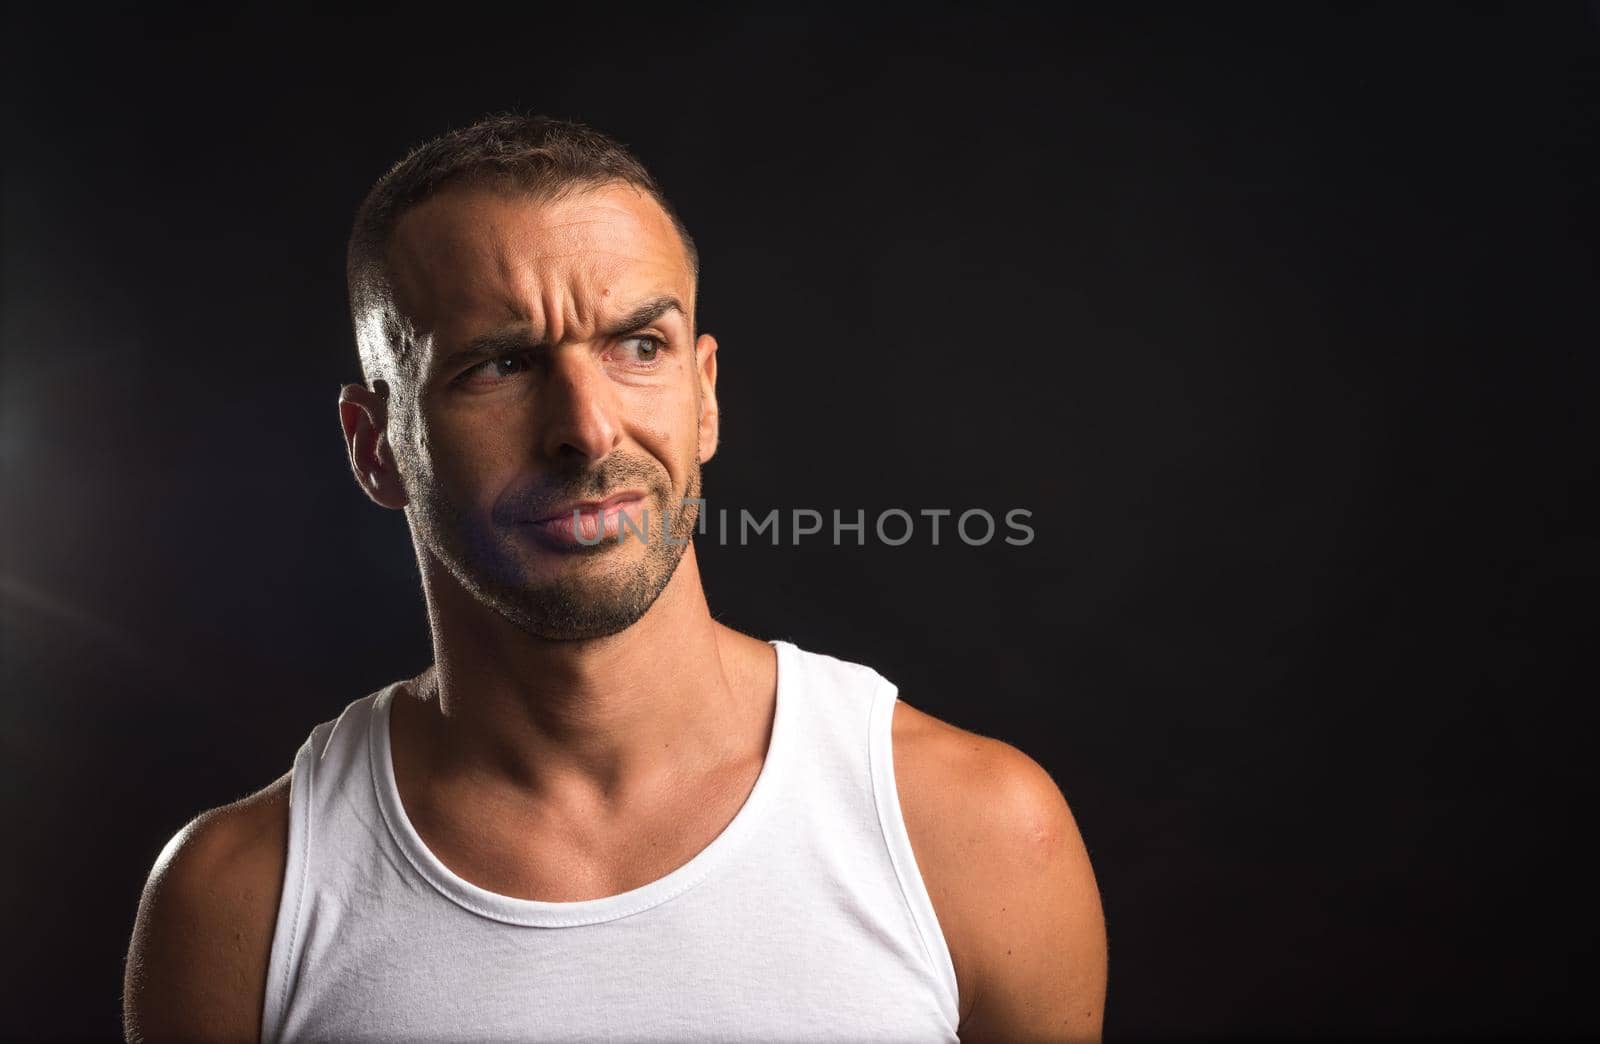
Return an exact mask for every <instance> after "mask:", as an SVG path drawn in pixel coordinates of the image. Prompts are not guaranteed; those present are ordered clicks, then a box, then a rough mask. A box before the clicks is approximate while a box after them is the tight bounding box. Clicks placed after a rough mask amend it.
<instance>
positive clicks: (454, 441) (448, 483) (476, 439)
mask: <svg viewBox="0 0 1600 1044" xmlns="http://www.w3.org/2000/svg"><path fill="white" fill-rule="evenodd" d="M523 423H524V420H523V418H521V417H520V416H511V415H507V416H501V415H500V414H498V413H491V412H489V411H486V412H485V413H484V414H482V415H469V414H467V413H458V414H451V413H448V412H445V413H439V414H436V415H433V416H428V415H424V416H423V417H422V419H421V421H420V423H419V424H418V428H417V437H416V440H415V451H414V452H415V453H416V455H417V458H418V463H419V465H420V470H421V473H422V478H423V480H424V481H425V482H426V483H427V484H428V485H429V486H430V487H433V488H434V489H437V490H438V491H439V492H441V493H443V494H444V495H445V496H447V497H449V498H450V499H451V500H453V501H455V502H457V503H458V504H459V503H472V504H479V505H481V506H483V507H484V508H486V509H487V508H490V507H492V506H493V504H494V503H495V500H496V498H497V497H498V496H499V494H500V492H501V491H502V489H503V488H504V487H505V486H507V485H509V484H510V483H511V482H512V481H513V480H514V479H515V478H516V476H517V475H519V474H521V473H522V471H523V459H522V458H523V456H524V454H521V453H519V447H520V446H522V445H523V443H522V442H521V441H519V435H521V434H522V424H523Z"/></svg>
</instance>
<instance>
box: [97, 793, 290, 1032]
mask: <svg viewBox="0 0 1600 1044" xmlns="http://www.w3.org/2000/svg"><path fill="white" fill-rule="evenodd" d="M288 799H289V777H288V776H284V777H283V778H281V779H279V780H278V781H277V782H275V783H273V784H272V785H271V786H269V787H267V788H266V789H265V790H262V791H260V792H259V793H257V794H254V795H252V796H250V797H248V798H245V799H244V800H243V801H239V802H236V803H234V804H232V805H228V806H225V807H223V808H218V809H213V810H212V811H210V812H207V813H205V814H204V815H202V816H200V817H199V818H198V819H196V820H195V821H194V822H192V823H190V824H189V825H188V826H186V827H184V828H183V829H182V830H180V831H179V832H178V834H177V836H175V837H174V838H173V839H172V840H171V841H169V842H168V843H167V847H166V848H165V849H163V850H162V852H161V855H160V857H159V858H158V859H157V860H156V864H155V868H154V869H152V870H151V871H150V879H149V881H148V882H147V883H146V884H145V889H144V897H143V898H142V899H141V900H140V903H139V914H138V917H137V918H136V919H135V921H134V926H133V941H132V944H131V946H130V947H129V950H128V963H127V969H126V977H125V979H124V982H123V1029H124V1032H125V1033H126V1034H127V1038H128V1040H130V1041H133V1042H141V1041H152V1042H154V1041H166V1040H182V1041H254V1040H256V1039H257V1038H258V1037H259V1035H260V1030H261V1010H262V1003H263V999H264V997H265V995H266V976H267V958H268V954H269V951H270V949H271V946H272V931H273V926H274V924H275V923H276V920H277V910H278V896H279V893H280V891H281V889H282V886H283V867H284V862H285V849H286V845H287V840H288V831H289V800H288Z"/></svg>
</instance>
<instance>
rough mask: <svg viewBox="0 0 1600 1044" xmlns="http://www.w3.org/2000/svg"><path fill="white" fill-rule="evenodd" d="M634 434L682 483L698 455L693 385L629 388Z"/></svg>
mask: <svg viewBox="0 0 1600 1044" xmlns="http://www.w3.org/2000/svg"><path fill="white" fill-rule="evenodd" d="M625 402H626V405H627V409H628V412H629V414H630V415H631V423H630V425H629V427H630V428H631V430H632V434H633V437H634V438H635V439H636V440H637V441H638V442H639V444H640V445H641V446H642V447H644V449H645V450H646V451H647V452H649V454H650V455H651V456H652V457H654V458H655V459H656V460H658V461H660V462H661V463H662V465H663V466H665V467H666V469H667V471H668V472H669V473H670V474H671V476H672V480H673V482H674V483H675V484H677V485H682V484H683V481H684V477H685V475H686V474H687V469H688V467H689V463H690V462H691V461H693V459H694V458H695V457H696V456H698V452H699V445H698V443H699V439H698V435H697V432H696V430H695V428H696V420H697V419H698V417H699V415H700V407H699V402H698V399H697V395H696V390H695V388H694V386H693V385H685V384H682V383H674V384H671V385H657V386H652V387H644V388H634V389H630V391H629V394H628V396H627V398H626V399H625Z"/></svg>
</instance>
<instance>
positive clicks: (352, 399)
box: [339, 381, 411, 509]
mask: <svg viewBox="0 0 1600 1044" xmlns="http://www.w3.org/2000/svg"><path fill="white" fill-rule="evenodd" d="M339 423H340V425H341V426H342V427H343V428H344V442H345V447H346V448H347V449H348V450H349V452H350V470H351V471H353V472H355V476H356V483H357V484H358V485H360V487H361V488H362V489H363V490H364V491H366V494H367V496H369V497H371V498H372V501H373V503H375V504H378V505H380V506H382V507H386V508H396V509H399V508H403V507H405V506H406V505H407V504H409V503H411V499H410V498H409V497H407V496H406V491H405V486H404V485H403V484H402V483H401V481H400V472H399V470H398V469H396V468H395V465H394V451H393V450H392V449H391V448H390V446H389V435H388V429H389V385H388V382H387V381H373V382H372V387H371V388H368V387H367V386H366V385H364V384H347V385H345V386H344V387H343V388H340V389H339Z"/></svg>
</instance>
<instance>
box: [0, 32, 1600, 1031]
mask: <svg viewBox="0 0 1600 1044" xmlns="http://www.w3.org/2000/svg"><path fill="white" fill-rule="evenodd" d="M570 6H574V7H576V8H578V9H579V11H578V12H574V11H570V10H565V9H563V8H560V7H557V6H555V5H529V6H527V7H525V8H523V9H521V10H520V13H513V11H512V9H509V8H495V9H487V10H472V9H468V8H466V7H462V6H460V5H448V6H445V7H441V8H439V9H436V10H434V11H432V12H431V13H429V14H427V15H422V14H420V13H419V14H418V15H417V16H414V17H405V18H401V17H398V16H380V15H376V14H373V15H360V16H357V15H351V16H347V17H340V18H332V17H325V18H315V19H313V18H310V17H304V18H289V17H288V16H286V15H284V14H282V13H281V12H280V10H279V8H278V7H277V5H256V6H254V7H248V8H245V9H243V10H241V11H237V12H231V13H227V14H222V13H212V14H209V15H202V16H195V15H190V14H179V13H177V12H175V11H171V12H167V13H162V14H155V15H151V14H142V15H135V14H121V15H109V14H104V13H98V12H89V11H84V10H82V9H80V8H78V7H76V6H75V5H74V6H68V5H27V7H26V9H24V8H23V7H22V6H21V5H18V6H16V7H14V8H13V10H12V13H11V15H10V16H9V18H8V22H9V27H8V31H7V33H6V34H5V35H6V37H7V39H6V43H5V45H4V47H5V65H6V72H5V77H6V94H5V103H6V107H7V109H8V113H7V122H6V125H5V138H4V140H5V160H4V193H5V209H4V226H3V231H4V320H3V321H4V358H3V365H0V382H3V383H0V406H3V411H0V468H3V476H4V481H3V488H0V498H3V500H0V504H3V510H4V515H3V524H4V539H3V554H4V559H3V572H0V614H3V615H0V619H3V622H4V634H3V646H0V652H3V657H4V667H3V671H4V674H3V677H4V696H3V701H0V703H3V711H0V714H3V743H4V748H3V751H0V754H3V758H4V762H5V765H6V768H7V774H8V775H9V776H10V777H11V779H10V780H9V782H8V783H7V784H6V787H5V793H4V802H5V804H4V808H3V809H0V814H3V817H4V818H3V823H4V837H3V842H0V844H3V846H4V847H5V848H6V849H8V854H7V855H6V856H5V860H4V862H5V870H4V872H5V875H6V881H5V889H4V902H5V910H4V923H5V926H6V929H7V939H6V942H5V944H4V946H0V953H3V961H4V967H3V968H0V979H3V981H4V982H5V984H6V993H7V1000H6V1001H5V1003H4V1005H3V1007H4V1015H3V1016H0V1017H3V1018H4V1020H5V1021H6V1022H7V1023H9V1026H7V1027H5V1028H6V1029H8V1030H9V1031H10V1032H13V1033H17V1034H24V1035H40V1034H49V1033H59V1034H64V1035H71V1034H88V1035H101V1036H111V1035H114V1034H115V1033H116V1032H117V1031H118V1021H117V1020H118V1017H119V1007H120V991H121V978H120V976H121V960H122V956H123V954H124V951H125V948H126V944H127V936H128V932H129V929H130V926H131V923H132V919H133V913H134V909H135V905H136V903H137V899H138V895H139V889H140V885H141V883H142V880H143V877H144V875H145V873H146V872H147V870H148V869H149V866H150V863H151V861H152V860H153V859H154V858H155V856H156V854H157V852H158V851H159V850H160V848H161V846H162V844H163V843H164V842H165V841H166V840H167V838H168V837H169V836H171V834H172V833H173V832H174V831H175V830H176V829H177V828H178V827H179V826H181V825H182V824H183V822H184V821H185V820H186V819H187V818H188V817H189V816H191V815H192V814H194V813H195V812H197V811H199V810H200V809H202V808H205V807H209V806H213V805H216V804H220V803H224V802H227V801H229V800H232V799H234V798H237V797H239V796H241V795H243V794H244V793H246V792H247V791H249V790H252V789H254V788H256V787H258V786H261V785H263V784H265V783H266V782H268V781H269V780H271V779H273V778H274V777H276V776H277V775H279V774H280V773H282V772H283V771H284V770H285V769H287V767H288V765H289V762H290V759H291V757H292V755H293V753H294V750H295V748H296V747H297V746H298V745H299V744H300V742H301V741H302V740H303V739H304V737H305V735H306V733H307V732H308V731H309V730H310V728H311V727H312V726H313V725H315V724H316V723H317V722H320V721H323V720H325V719H327V718H330V717H332V716H333V715H334V714H335V713H337V711H338V710H339V709H340V708H342V707H343V706H344V705H345V704H346V703H347V702H349V701H350V700H352V699H354V698H356V697H358V696H361V695H363V694H365V693H367V692H369V691H371V690H373V689H375V688H377V687H378V686H380V685H382V684H383V683H385V682H387V681H389V680H392V679H394V678H396V677H399V676H401V675H403V674H410V673H414V672H416V671H417V670H419V669H420V668H421V667H422V666H423V665H425V664H426V663H427V662H428V648H427V645H426V636H427V632H426V621H425V617H424V615H423V610H422V600H421V594H420V591H419V589H418V580H417V575H416V566H415V562H414V560H413V559H412V557H411V551H410V546H409V541H408V537H407V534H406V531H405V528H404V523H403V519H402V518H401V517H400V516H399V515H398V514H395V513H390V512H384V511H381V510H379V509H378V508H376V507H374V506H372V505H371V504H370V503H369V502H367V501H366V499H365V498H364V497H363V496H362V495H361V494H360V492H359V491H358V490H357V488H356V486H355V484H354V483H353V481H352V480H351V477H350V474H349V468H348V465H347V463H346V460H345V458H344V455H343V448H342V443H341V439H340V434H339V427H338V422H337V419H336V413H335V408H334V405H335V401H336V397H337V392H338V388H339V386H340V384H341V383H343V382H345V381H348V380H352V379H357V378H358V375H359V371H358V369H357V364H356V358H355V354H354V351H353V348H352V343H351V336H350V333H349V328H348V317H347V312H346V305H345V299H344V284H343V270H342V264H343V247H344V236H345V234H346V233H347V231H348V228H349V223H350V220H351V217H352V215H353V212H354V209H355V206H356V204H357V202H358V201H359V199H360V197H361V195H362V194H363V192H364V191H365V190H366V188H367V187H368V186H369V185H370V184H371V182H372V181H373V180H374V179H375V178H376V177H377V176H378V174H379V173H381V172H382V170H383V169H384V168H385V167H386V166H387V165H388V164H389V163H391V162H393V161H394V160H395V159H397V158H398V157H399V156H400V155H401V154H402V153H403V151H404V150H405V149H406V148H407V147H409V146H410V145H412V144H415V143H417V142H418V141H421V140H422V139H424V138H427V137H430V136H432V135H433V134H436V133H438V132H440V131H443V130H445V129H447V128H449V127H451V126H456V125H460V124H463V123H466V122H469V121H471V120H472V119H475V118H477V117H478V116H481V115H483V114H485V113H487V112H489V111H493V110H501V109H508V108H518V109H524V110H532V111H542V112H548V113H551V114H555V115H561V116H568V117H573V118H578V119H582V120H586V121H588V122H591V123H593V124H594V125H595V126H597V127H600V128H601V129H604V130H606V131H608V132H609V133H611V134H614V135H616V136H617V137H619V138H621V139H622V140H623V141H625V142H627V143H629V144H630V145H631V146H633V147H634V148H635V149H636V151H637V152H638V153H639V154H640V156H641V157H642V158H643V159H644V161H645V162H646V164H647V165H649V166H650V167H651V168H652V170H653V171H655V173H656V174H657V176H658V177H659V179H660V180H661V181H662V182H663V184H664V186H665V188H666V190H667V192H668V194H669V196H670V197H671V198H672V199H674V201H675V202H676V203H677V205H678V207H679V209H680V210H681V212H682V213H683V215H684V217H685V219H686V221H687V222H688V224H689V226H690V227H691V229H692V230H693V231H694V232H695V234H696V236H697V239H698V241H699V245H700V249H701V253H702V257H703V262H704V276H703V284H702V296H701V308H700V327H701V329H702V330H705V331H708V332H712V333H714V334H716V335H717V336H718V338H719V340H720V342H721V345H722V349H721V353H720V356H719V358H720V360H721V378H720V385H719V390H720V393H721V394H720V397H721V401H722V408H723V416H724V420H723V442H722V449H721V451H720V453H719V455H718V456H717V458H716V459H715V460H714V461H713V462H712V464H711V465H709V467H708V469H707V472H706V476H705V480H706V494H707V497H708V498H709V499H710V502H711V505H712V506H713V507H716V506H725V507H729V508H732V509H734V510H737V509H738V508H749V509H752V510H755V511H758V512H760V511H765V510H766V509H768V508H771V507H778V508H782V509H784V510H786V511H787V510H789V509H792V508H796V507H812V508H817V509H819V510H823V511H831V510H832V509H834V508H839V509H842V510H845V511H846V512H848V513H850V514H853V512H854V511H855V510H856V509H864V510H866V511H867V512H868V517H869V518H870V517H871V516H872V515H873V514H875V513H876V512H877V511H879V510H881V509H883V508H887V507H903V508H908V509H912V510H917V509H920V508H939V507H946V508H952V509H955V510H957V511H959V510H962V509H966V508H970V507H983V508H986V509H988V510H990V511H992V512H994V513H996V514H999V513H1001V512H1003V511H1005V510H1007V509H1009V508H1013V507H1021V508H1027V509H1029V510H1031V511H1032V512H1033V513H1034V514H1033V519H1032V523H1033V525H1034V528H1035V531H1036V533H1037V538H1036V540H1035V542H1034V543H1033V544H1032V545H1030V546H1027V547H1022V548H1017V547H1008V546H1006V545H1005V544H1003V543H1000V542H999V541H996V542H995V543H993V544H991V545H988V546H985V547H977V548H974V547H966V546H964V545H961V544H960V543H954V544H952V543H950V542H949V541H948V540H947V541H946V542H945V543H944V545H943V546H940V547H938V548H934V547H931V546H930V545H929V542H928V540H927V539H926V538H925V537H919V538H918V539H916V540H914V541H913V542H912V543H911V544H909V545H907V546H905V547H901V548H890V547H885V546H883V545H881V544H878V543H877V542H876V541H875V540H869V546H867V547H865V548H860V549H853V548H848V547H847V548H843V549H839V548H833V547H828V546H824V545H822V544H815V545H813V546H807V545H805V544H802V545H801V546H799V547H786V548H770V547H768V548H760V547H755V548H735V547H717V546H715V545H714V544H711V543H703V544H702V549H701V553H702V556H703V559H702V561H703V568H704V573H705V580H706V584H707V588H708V594H709V597H710V600H711V604H712V606H713V611H714V612H715V613H716V614H717V616H718V617H719V618H720V619H722V620H723V621H724V622H727V623H729V624H730V625H732V626H735V627H738V628H740V629H742V630H745V631H748V632H750V633H753V634H756V635H758V636H761V637H765V638H776V637H781V638H788V639H790V640H793V641H795V642H797V643H798V644H800V645H802V646H803V647H806V648H812V649H816V650H818V651H823V652H829V653H832V654H834V655H837V656H841V657H843V658H846V659H853V660H859V661H862V662H866V663H869V664H871V665H873V666H875V667H877V668H878V669H879V670H881V671H882V672H884V673H885V674H886V675H888V676H889V677H890V678H891V679H892V680H894V681H896V682H897V683H898V684H899V685H900V688H901V693H902V695H903V696H904V697H905V698H906V699H907V700H908V701H909V702H911V703H913V704H915V705H917V706H919V707H921V708H923V709H925V710H927V711H930V712H931V713H934V714H937V715H940V716H941V717H944V718H946V719H948V720H950V721H953V722H955V723H957V724H959V725H962V726H964V727H966V728H969V729H973V730H975V731H978V732H982V733H985V734H987V735H992V736H997V737H1000V738H1002V739H1005V740H1007V741H1009V742H1011V743H1013V744H1015V745H1017V746H1019V747H1021V748H1022V749H1023V750H1025V751H1027V752H1028V753H1030V754H1031V755H1033V756H1034V757H1035V758H1036V759H1037V760H1038V761H1039V762H1040V763H1041V764H1043V765H1044V766H1045V767H1046V768H1047V769H1048V770H1049V771H1050V772H1051V773H1052V775H1053V776H1054V777H1055V778H1056V780H1057V781H1058V782H1059V783H1060V785H1061V787H1062V789H1063V792H1064V793H1065V794H1066V795H1067V798H1068V800H1069V802H1070V803H1071V804H1072V806H1073V809H1074V811H1075V813H1076V815H1077V817H1078V820H1079V823H1080V826H1081V827H1082V830H1083V833H1084V836H1085V839H1086V841H1087V843H1088V845H1089V849H1090V852H1091V854H1092V856H1093V859H1094V861H1095V865H1096V868H1097V872H1098V874H1099V879H1100V883H1101V887H1102V890H1103V893H1104V897H1105V905H1106V914H1107V922H1108V927H1109V934H1110V941H1111V972H1110V993H1109V1002H1108V1008H1107V1030H1108V1033H1110V1034H1112V1035H1115V1036H1131V1035H1144V1034H1192V1033H1246V1032H1289V1031H1332V1032H1352V1033H1374V1032H1394V1033H1410V1032H1427V1031H1483V1032H1513V1031H1535V1030H1545V1031H1556V1030H1575V1029H1590V1030H1594V1029H1600V1015H1597V1014H1596V1011H1595V1008H1594V1006H1593V1003H1592V983H1593V982H1594V981H1595V972H1596V959H1595V916H1594V915H1595V899H1594V893H1593V889H1592V887H1591V881H1590V878H1591V875H1592V874H1593V873H1594V865H1593V862H1592V860H1591V858H1590V857H1589V855H1588V844H1587V842H1588V835H1589V833H1590V831H1591V830H1592V820H1593V812H1592V809H1591V800H1592V798H1593V797H1594V789H1595V788H1594V786H1593V780H1592V772H1591V769H1590V748H1591V746H1592V742H1593V739H1592V737H1593V733H1594V727H1595V724H1596V715H1595V712H1594V710H1593V704H1592V698H1593V692H1594V691H1595V689H1594V681H1595V678H1594V674H1595V672H1594V670H1593V669H1592V667H1591V665H1590V663H1589V653H1588V650H1587V649H1586V648H1585V646H1586V645H1587V644H1588V639H1589V638H1590V637H1591V636H1592V634H1593V633H1594V624H1595V614H1594V612H1593V605H1594V599H1595V592H1596V584H1595V579H1596V575H1597V572H1600V539H1597V528H1596V523H1597V521H1600V519H1597V512H1596V502H1595V495H1594V493H1595V491H1594V466H1593V460H1594V454H1595V447H1596V445H1597V441H1596V431H1595V427H1596V425H1595V421H1594V414H1593V412H1592V410H1591V406H1592V402H1593V399H1594V395H1595V389H1596V377H1597V372H1596V371H1597V368H1600V366H1597V362H1596V354H1595V349H1596V346H1597V341H1596V333H1597V330H1596V326H1597V325H1600V323H1597V308H1596V305H1597V297H1596V293H1595V291H1596V266H1595V261H1596V255H1595V247H1596V244H1597V200H1600V192H1597V182H1596V176H1597V174H1600V165H1597V163H1596V159H1597V157H1596V148H1595V145H1596V137H1595V135H1596V131H1597V129H1600V120H1597V117H1600V62H1597V57H1600V31H1597V30H1600V21H1597V18H1596V15H1595V11H1594V10H1593V9H1592V8H1589V7H1586V6H1581V5H1572V4H1545V5H1536V4H1526V5H1507V6H1504V7H1500V6H1490V5H1462V4H1456V5H1448V6H1423V5H1416V4H1406V5H1399V4H1396V5H1388V4H1350V5H1342V6H1338V7H1306V6H1303V5H1279V6H1261V7H1241V6H1227V7H1221V6H1215V5H1173V6H1150V5H1133V4H1130V5H1118V6H1114V7H1109V6H1108V7H1104V8H1071V9H1066V10H1062V11H1056V12H1055V13H1053V14H1051V15H1049V16H1046V15H1043V14H1040V13H1037V12H1036V11H1034V10H1033V9H1031V8H1019V9H1011V10H1005V9H1000V8H990V9H986V10H985V11H984V12H982V13H980V12H978V11H976V10H958V9H945V8H928V7H924V8H919V9H917V10H916V11H915V12H914V13H913V12H912V11H910V10H907V11H904V12H900V11H896V12H892V13H891V12H889V11H881V12H874V11H872V10H869V9H868V7H867V5H858V6H856V7H850V8H840V9H835V10H831V11H821V10H818V11H815V12H813V13H807V14H800V13H792V12H791V13H787V14H779V13H762V14H756V13H750V12H746V11H741V10H739V9H735V8H725V9H717V8H699V7H696V8H694V9H688V8H680V9H672V10H665V9H658V10H656V11H654V12H653V13H643V12H630V13H626V14H624V13H619V12H617V11H616V10H614V9H610V8H599V7H595V8H593V13H583V12H587V11H589V10H590V9H591V5H570ZM1584 693H1589V694H1590V695H1588V696H1585V695H1584Z"/></svg>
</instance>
